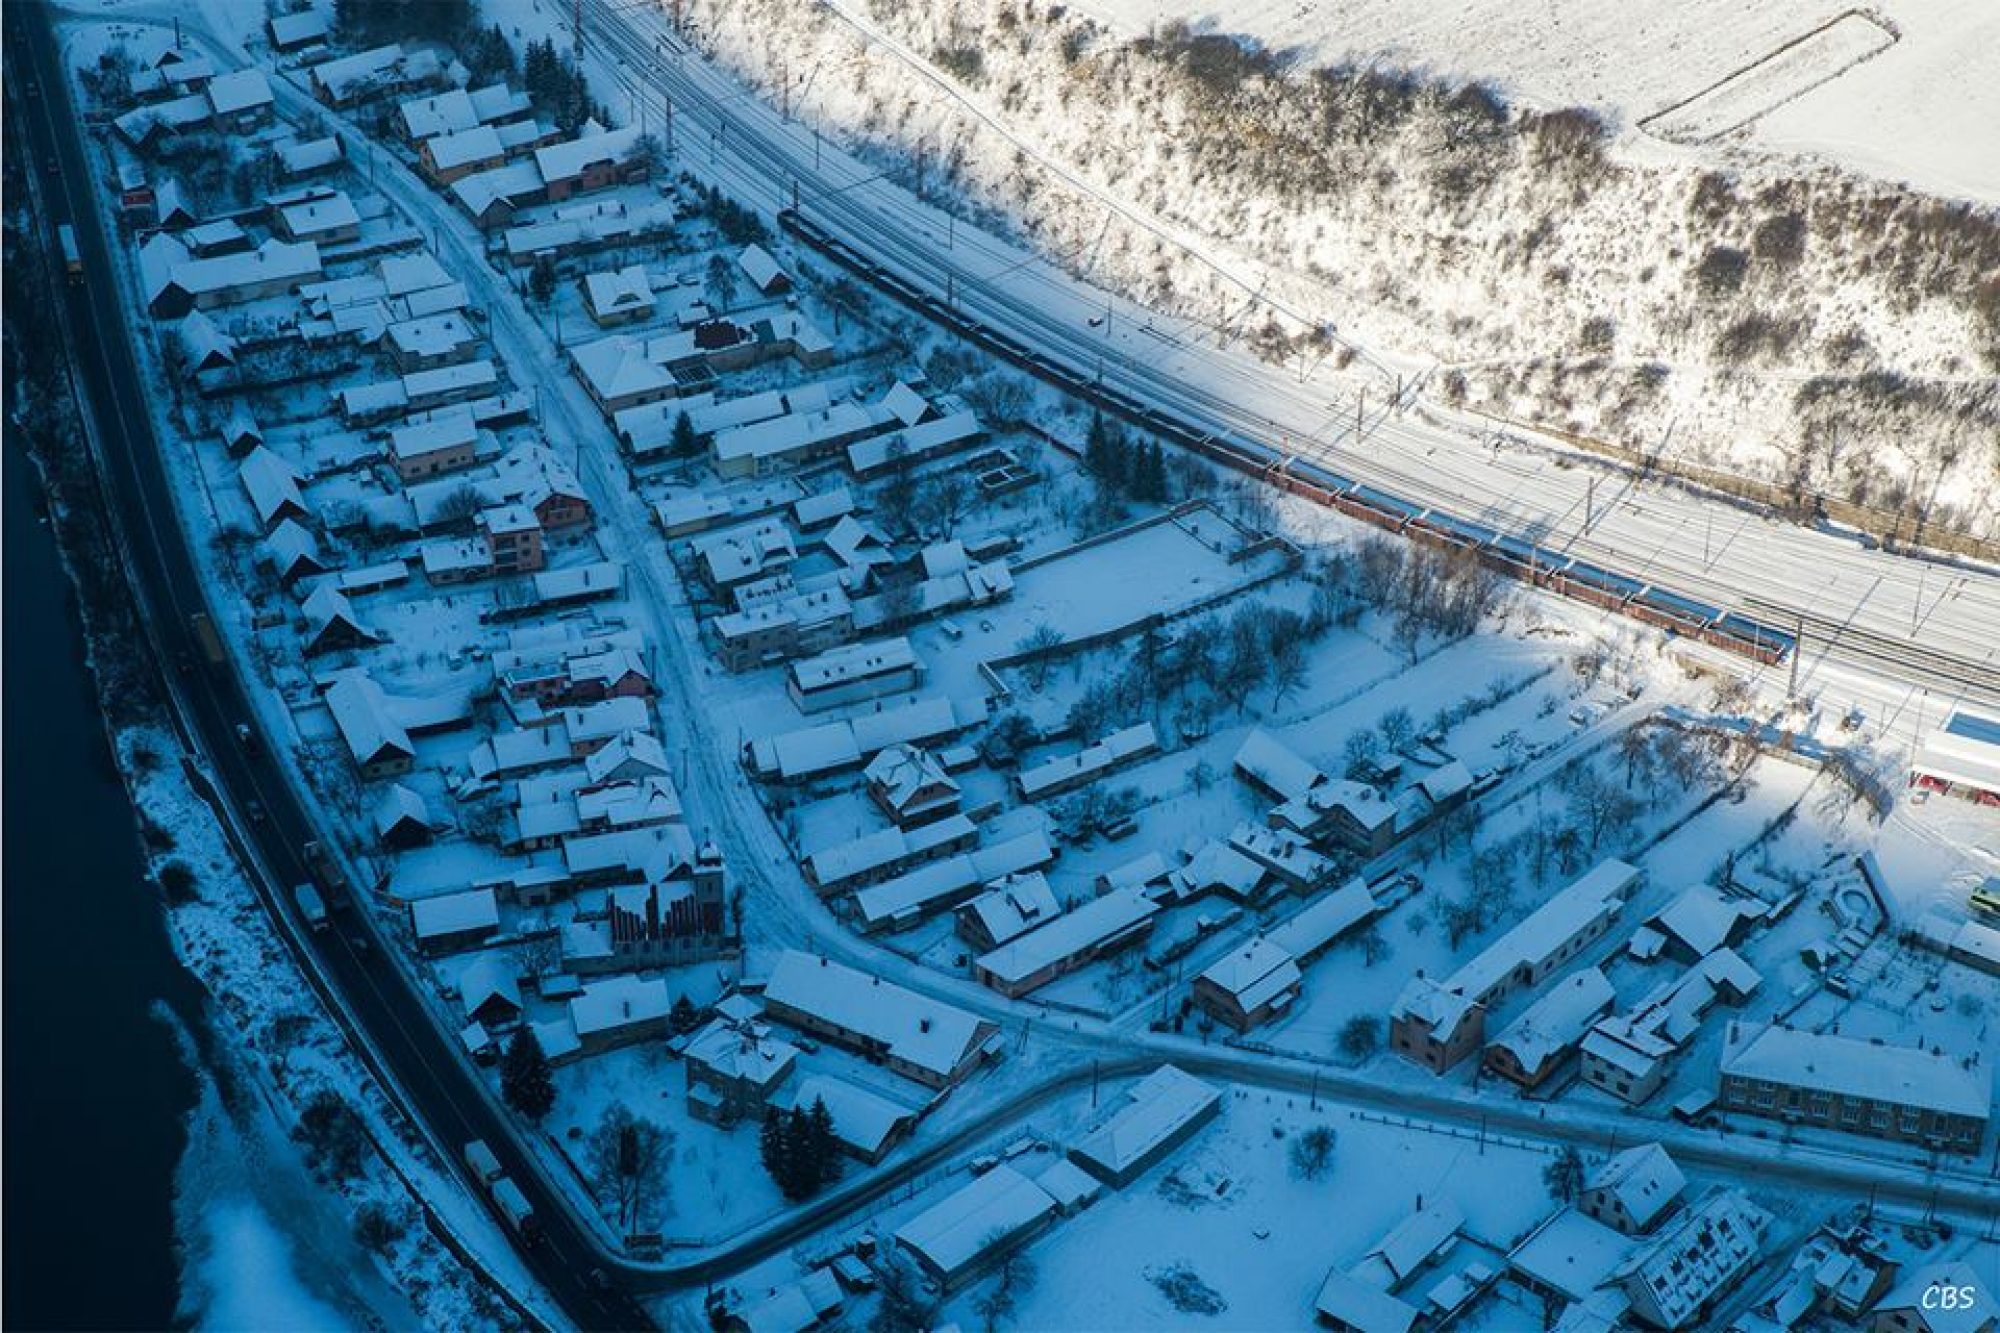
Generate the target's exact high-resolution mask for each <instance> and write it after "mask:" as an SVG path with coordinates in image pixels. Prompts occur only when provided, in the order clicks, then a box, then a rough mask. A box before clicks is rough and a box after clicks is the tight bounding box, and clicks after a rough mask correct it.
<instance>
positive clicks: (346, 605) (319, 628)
mask: <svg viewBox="0 0 2000 1333" xmlns="http://www.w3.org/2000/svg"><path fill="white" fill-rule="evenodd" d="M299 611H300V612H301V613H302V614H303V615H304V616H305V622H306V626H305V634H304V635H303V636H302V637H303V642H302V644H301V646H302V647H303V648H304V649H305V652H306V655H307V656H308V657H310V656H312V655H313V654H316V653H331V652H338V651H340V650H341V649H344V648H365V647H367V646H369V645H370V644H374V643H379V642H381V636H380V635H379V634H377V633H376V632H375V631H374V630H373V629H371V628H369V627H368V625H366V624H364V623H363V622H362V619H361V617H360V616H359V615H357V614H355V611H354V604H353V603H352V602H350V601H348V600H347V594H346V593H344V592H342V591H341V590H340V589H339V588H338V587H336V586H335V585H334V584H333V582H332V581H331V580H326V579H322V580H321V581H320V583H319V585H318V586H317V587H315V588H314V589H313V590H312V591H311V592H310V593H308V594H306V598H305V600H304V601H302V602H300V603H299Z"/></svg>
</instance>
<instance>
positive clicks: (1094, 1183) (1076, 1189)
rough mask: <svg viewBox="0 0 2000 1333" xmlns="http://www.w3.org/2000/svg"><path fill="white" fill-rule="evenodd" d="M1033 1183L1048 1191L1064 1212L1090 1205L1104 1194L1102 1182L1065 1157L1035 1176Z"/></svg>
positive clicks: (1059, 1158)
mask: <svg viewBox="0 0 2000 1333" xmlns="http://www.w3.org/2000/svg"><path fill="white" fill-rule="evenodd" d="M1035 1183H1036V1184H1037V1185H1040V1186H1041V1187H1042V1188H1043V1189H1044V1190H1046V1191H1048V1195H1049V1197H1050V1198H1052V1199H1054V1200H1055V1201H1056V1207H1058V1208H1061V1209H1062V1210H1063V1211H1065V1212H1069V1211H1071V1210H1073V1209H1076V1208H1078V1207H1081V1206H1083V1205H1085V1204H1088V1203H1090V1202H1091V1201H1092V1200H1094V1199H1095V1198H1097V1196H1098V1195H1100V1194H1102V1193H1104V1182H1102V1181H1100V1180H1099V1179H1098V1178H1097V1177H1095V1176H1093V1175H1091V1174H1090V1173H1089V1172H1088V1171H1085V1170H1084V1169H1083V1168H1082V1167H1080V1166H1078V1165H1077V1164H1076V1163H1075V1162H1072V1161H1070V1160H1069V1158H1067V1157H1058V1158H1056V1160H1055V1161H1053V1162H1051V1163H1049V1164H1048V1165H1047V1166H1046V1167H1044V1168H1042V1170H1041V1171H1039V1172H1037V1173H1036V1175H1035Z"/></svg>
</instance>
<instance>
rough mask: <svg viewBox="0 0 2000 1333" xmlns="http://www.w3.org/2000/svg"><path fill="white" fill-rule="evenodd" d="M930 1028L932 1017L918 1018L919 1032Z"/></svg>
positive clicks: (927, 1030)
mask: <svg viewBox="0 0 2000 1333" xmlns="http://www.w3.org/2000/svg"><path fill="white" fill-rule="evenodd" d="M930 1030H931V1021H930V1019H928V1018H920V1019H918V1020H917V1031H919V1032H929V1031H930Z"/></svg>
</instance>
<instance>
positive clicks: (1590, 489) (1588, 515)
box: [1583, 477, 1597, 532]
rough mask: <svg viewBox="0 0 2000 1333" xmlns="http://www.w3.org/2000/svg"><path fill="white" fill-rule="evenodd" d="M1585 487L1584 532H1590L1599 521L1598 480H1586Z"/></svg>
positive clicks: (1589, 478)
mask: <svg viewBox="0 0 2000 1333" xmlns="http://www.w3.org/2000/svg"><path fill="white" fill-rule="evenodd" d="M1583 487H1584V489H1583V530H1584V531H1585V532H1589V531H1590V525H1591V524H1592V523H1594V522H1596V520H1597V478H1596V477H1586V478H1584V483H1583Z"/></svg>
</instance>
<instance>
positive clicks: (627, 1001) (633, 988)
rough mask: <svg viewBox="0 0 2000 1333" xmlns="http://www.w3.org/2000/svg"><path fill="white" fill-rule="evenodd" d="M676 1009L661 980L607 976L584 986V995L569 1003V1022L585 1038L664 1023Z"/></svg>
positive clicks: (665, 985) (665, 984)
mask: <svg viewBox="0 0 2000 1333" xmlns="http://www.w3.org/2000/svg"><path fill="white" fill-rule="evenodd" d="M672 1008H673V999H672V997H671V996H669V995H668V994H667V983H666V981H665V980H663V979H662V978H660V977H647V978H641V977H635V976H616V977H605V978H604V979H603V980H601V981H587V982H585V983H584V986H583V994H581V995H579V996H577V997H576V998H575V999H573V1000H571V1001H570V1002H569V1020H570V1022H571V1024H573V1025H574V1026H575V1028H576V1034H577V1035H578V1036H579V1037H585V1036H590V1035H591V1034H593V1033H599V1032H616V1031H618V1030H619V1029H621V1028H628V1027H631V1026H633V1025H635V1024H639V1023H650V1022H654V1021H657V1020H661V1019H664V1018H666V1016H667V1013H668V1011H669V1010H671V1009H672Z"/></svg>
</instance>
